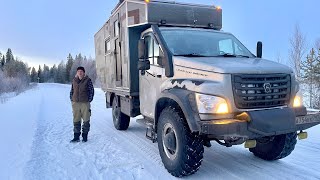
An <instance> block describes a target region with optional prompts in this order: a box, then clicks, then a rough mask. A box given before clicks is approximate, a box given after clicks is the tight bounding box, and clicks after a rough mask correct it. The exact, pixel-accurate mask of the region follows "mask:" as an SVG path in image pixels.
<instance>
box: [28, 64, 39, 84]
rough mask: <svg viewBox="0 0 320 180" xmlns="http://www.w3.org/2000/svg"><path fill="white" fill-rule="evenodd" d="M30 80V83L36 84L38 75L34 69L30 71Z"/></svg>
mask: <svg viewBox="0 0 320 180" xmlns="http://www.w3.org/2000/svg"><path fill="white" fill-rule="evenodd" d="M30 78H31V82H37V78H38V74H37V71H36V69H35V68H34V67H33V68H32V70H31V74H30Z"/></svg>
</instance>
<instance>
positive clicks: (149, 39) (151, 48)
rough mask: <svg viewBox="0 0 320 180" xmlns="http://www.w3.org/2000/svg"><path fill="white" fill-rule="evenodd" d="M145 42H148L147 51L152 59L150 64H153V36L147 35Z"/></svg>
mask: <svg viewBox="0 0 320 180" xmlns="http://www.w3.org/2000/svg"><path fill="white" fill-rule="evenodd" d="M144 41H145V44H146V48H147V49H146V51H147V57H148V59H149V61H150V64H153V39H152V38H151V36H146V37H145V38H144Z"/></svg>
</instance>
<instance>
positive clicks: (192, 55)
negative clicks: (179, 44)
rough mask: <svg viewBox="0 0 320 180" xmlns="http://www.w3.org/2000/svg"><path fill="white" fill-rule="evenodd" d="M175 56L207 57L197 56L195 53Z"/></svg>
mask: <svg viewBox="0 0 320 180" xmlns="http://www.w3.org/2000/svg"><path fill="white" fill-rule="evenodd" d="M175 56H184V57H208V56H205V55H201V54H197V53H190V54H177V55H175Z"/></svg>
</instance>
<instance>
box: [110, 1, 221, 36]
mask: <svg viewBox="0 0 320 180" xmlns="http://www.w3.org/2000/svg"><path fill="white" fill-rule="evenodd" d="M123 3H126V6H127V14H128V18H129V19H130V18H131V19H134V21H131V22H128V26H137V25H140V24H159V25H163V26H187V27H202V28H212V29H216V30H220V29H221V28H222V9H221V8H220V7H215V6H213V5H201V4H189V3H179V2H175V1H165V0H120V1H119V3H118V5H117V6H116V8H115V9H114V10H113V12H112V14H114V13H116V11H117V9H118V8H119V7H120V6H121V5H122V4H123Z"/></svg>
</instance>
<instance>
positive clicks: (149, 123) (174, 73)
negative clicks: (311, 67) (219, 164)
mask: <svg viewBox="0 0 320 180" xmlns="http://www.w3.org/2000/svg"><path fill="white" fill-rule="evenodd" d="M221 28H222V10H221V8H218V7H215V6H207V5H197V4H185V3H176V2H169V1H126V0H124V1H121V2H119V4H118V5H117V6H116V8H115V9H114V11H112V15H111V17H110V19H109V20H108V21H107V22H106V23H105V24H104V26H103V28H102V29H100V30H99V31H98V33H97V34H96V35H95V44H96V58H97V70H98V75H99V76H100V79H102V85H103V87H102V89H103V90H104V91H105V92H106V106H107V108H112V116H113V123H114V126H115V128H116V129H118V130H127V129H128V127H129V124H130V118H134V117H137V116H139V115H141V116H139V117H140V118H139V119H137V122H139V123H141V124H142V125H145V126H146V137H147V138H149V139H150V140H152V142H157V143H158V147H159V153H160V156H161V159H162V162H163V164H164V166H165V168H166V169H167V170H168V172H169V173H171V174H172V175H173V176H177V177H181V176H186V175H190V174H193V173H195V172H196V171H197V170H198V169H199V167H200V165H201V161H202V158H203V152H204V146H206V147H210V145H211V144H210V141H216V142H217V143H219V144H221V145H223V146H226V147H231V146H233V145H239V144H243V143H244V144H245V147H246V148H249V150H250V151H251V152H252V153H253V154H254V155H255V156H257V157H259V158H262V159H265V160H277V159H281V158H284V157H286V156H288V155H289V154H290V153H291V152H292V151H293V150H294V147H295V144H296V142H297V141H296V139H297V137H299V139H304V138H306V137H307V133H306V132H304V130H305V129H307V128H310V127H312V126H315V125H317V124H319V123H320V116H319V113H308V112H307V110H306V108H305V107H304V106H303V104H302V95H301V92H300V91H299V84H298V82H297V80H296V79H295V75H294V73H293V71H292V70H291V69H290V68H289V67H287V66H285V65H282V64H279V63H276V62H274V61H270V60H266V59H263V58H262V43H261V42H258V43H257V49H256V51H257V52H256V53H255V54H253V53H251V52H250V51H249V50H248V49H247V48H246V47H245V46H244V45H243V44H242V43H241V42H240V41H239V40H238V39H237V38H236V37H235V36H233V35H232V34H231V33H227V32H223V31H221ZM103 52H104V53H103Z"/></svg>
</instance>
